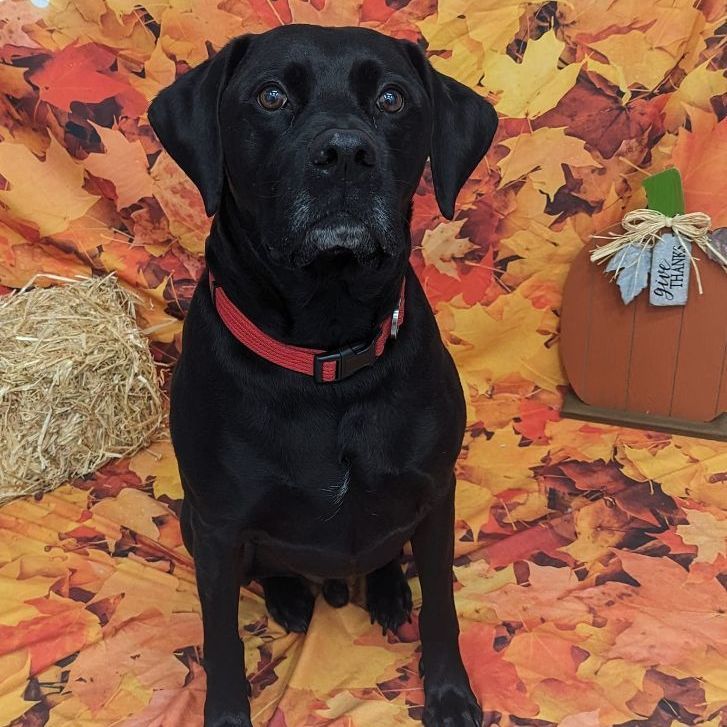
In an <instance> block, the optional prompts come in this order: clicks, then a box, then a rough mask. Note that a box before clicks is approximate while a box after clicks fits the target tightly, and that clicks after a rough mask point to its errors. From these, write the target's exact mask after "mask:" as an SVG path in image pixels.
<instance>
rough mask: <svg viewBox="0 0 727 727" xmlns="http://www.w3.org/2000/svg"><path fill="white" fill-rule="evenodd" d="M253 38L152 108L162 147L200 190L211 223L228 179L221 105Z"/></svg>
mask: <svg viewBox="0 0 727 727" xmlns="http://www.w3.org/2000/svg"><path fill="white" fill-rule="evenodd" d="M251 37H252V36H250V35H244V36H241V37H239V38H235V39H234V40H233V41H231V42H230V43H228V44H227V45H226V46H224V48H222V49H221V50H220V51H219V52H218V53H217V54H216V55H214V56H213V57H212V58H210V59H209V60H206V61H205V62H204V63H202V64H200V65H199V66H197V67H196V68H193V69H192V70H190V71H187V73H185V74H184V75H183V76H180V77H179V78H178V79H177V80H176V81H174V83H172V85H171V86H168V87H167V88H165V89H164V90H163V91H161V93H160V94H159V95H158V96H157V97H156V98H155V99H154V100H153V101H152V102H151V105H150V106H149V112H148V117H149V123H151V126H152V128H153V129H154V131H155V133H156V135H157V137H158V138H159V141H160V142H161V143H162V146H163V147H164V148H165V149H166V150H167V152H168V153H169V155H170V156H171V157H172V159H174V161H175V162H177V164H179V166H180V167H181V168H182V169H183V170H184V172H185V174H186V175H187V176H188V177H189V178H190V179H191V180H192V181H193V182H194V183H195V185H196V186H197V189H199V191H200V193H201V194H202V199H203V200H204V208H205V211H206V212H207V215H208V216H210V217H211V216H212V215H213V214H214V213H215V212H216V211H217V208H218V206H219V203H220V198H221V196H222V184H223V179H224V164H223V159H222V138H221V133H220V122H219V118H218V112H219V107H220V99H221V98H222V93H223V92H224V90H225V87H226V86H227V83H228V81H229V80H230V77H231V76H232V74H233V73H234V71H235V68H237V66H238V64H239V63H240V61H241V59H242V57H243V56H244V55H245V52H246V50H247V47H248V45H249V44H250V39H251Z"/></svg>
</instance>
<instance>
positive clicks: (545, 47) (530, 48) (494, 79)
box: [482, 30, 582, 118]
mask: <svg viewBox="0 0 727 727" xmlns="http://www.w3.org/2000/svg"><path fill="white" fill-rule="evenodd" d="M564 46H565V43H563V42H562V41H560V40H558V38H557V37H556V35H555V31H554V30H549V31H548V32H547V33H545V34H544V35H542V36H541V37H540V38H538V39H537V40H531V41H530V42H529V43H528V45H527V47H526V48H525V54H524V55H523V59H522V62H521V63H516V62H515V61H514V60H512V58H510V57H509V56H507V55H504V54H500V53H488V54H486V55H485V67H484V79H483V81H482V83H483V85H484V86H485V88H486V89H488V90H489V91H490V92H493V93H496V94H500V100H499V101H498V102H497V110H498V111H499V112H500V113H501V114H503V115H504V116H513V117H528V118H535V117H536V116H540V115H541V114H544V113H545V112H546V111H549V110H550V109H552V108H553V107H554V106H555V105H556V104H557V103H558V101H560V99H561V98H563V96H564V95H565V94H566V93H567V92H568V91H569V90H570V89H571V88H572V87H573V85H574V84H575V82H576V77H577V76H578V72H579V71H580V69H581V65H582V63H571V64H570V65H568V66H566V67H565V68H563V69H562V70H559V69H558V60H559V58H560V54H561V53H562V52H563V47H564Z"/></svg>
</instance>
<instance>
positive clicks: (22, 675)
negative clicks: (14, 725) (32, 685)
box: [0, 649, 35, 724]
mask: <svg viewBox="0 0 727 727" xmlns="http://www.w3.org/2000/svg"><path fill="white" fill-rule="evenodd" d="M29 675H30V653H29V652H28V651H27V650H26V649H21V650H19V651H14V652H12V653H10V654H3V655H2V656H0V716H1V717H2V720H3V724H9V723H10V722H12V721H13V720H15V719H17V718H18V717H20V715H22V714H24V713H25V712H27V711H28V710H29V709H30V708H31V707H32V706H33V705H34V703H35V702H34V701H26V700H25V699H24V698H23V694H24V693H25V689H26V687H27V686H28V677H29Z"/></svg>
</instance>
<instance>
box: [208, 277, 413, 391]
mask: <svg viewBox="0 0 727 727" xmlns="http://www.w3.org/2000/svg"><path fill="white" fill-rule="evenodd" d="M208 275H209V283H210V292H211V294H212V301H213V302H214V305H215V308H216V309H217V313H218V314H219V316H220V318H221V319H222V322H223V323H224V324H225V326H226V327H227V329H228V330H229V331H230V333H232V335H233V336H234V337H235V338H236V339H237V340H238V341H239V342H240V343H242V344H243V345H244V346H246V347H247V348H249V349H250V350H251V351H253V352H254V353H256V354H257V355H258V356H261V357H262V358H264V359H267V360H268V361H270V362H271V363H274V364H276V365H277V366H282V367H283V368H286V369H290V370H291V371H297V372H298V373H301V374H307V375H308V376H313V377H314V378H315V380H316V381H317V382H318V383H323V382H331V381H340V380H341V379H345V378H347V377H348V376H351V374H354V373H356V371H358V370H359V369H362V368H364V367H366V366H371V364H373V363H374V362H375V361H376V359H377V358H378V357H379V356H381V354H382V353H383V352H384V347H385V346H386V342H387V341H388V340H389V338H396V334H397V333H398V330H399V328H401V325H402V323H403V322H404V283H403V282H402V284H401V295H400V296H399V303H398V305H397V307H396V308H395V309H394V312H393V313H392V315H391V316H389V317H387V318H386V319H385V320H384V321H383V322H382V323H381V325H380V326H379V330H378V331H377V333H376V335H375V336H374V337H373V338H372V339H371V340H370V341H369V342H364V343H354V344H352V345H350V346H344V347H343V348H340V349H338V350H335V351H323V350H321V349H318V348H303V347H301V346H291V345H290V344H287V343H281V342H280V341H276V340H275V339H274V338H272V337H271V336H268V334H267V333H263V331H261V330H260V329H259V328H258V327H257V326H256V325H255V324H254V323H253V322H252V321H251V320H250V319H249V318H248V317H247V316H246V315H245V314H244V313H243V312H242V311H241V310H240V309H239V308H238V307H237V306H235V304H234V303H233V302H232V301H231V300H230V299H229V297H228V296H227V293H225V291H224V290H223V289H222V286H221V285H220V284H219V283H218V282H217V281H216V280H215V279H214V277H213V276H212V273H211V272H208Z"/></svg>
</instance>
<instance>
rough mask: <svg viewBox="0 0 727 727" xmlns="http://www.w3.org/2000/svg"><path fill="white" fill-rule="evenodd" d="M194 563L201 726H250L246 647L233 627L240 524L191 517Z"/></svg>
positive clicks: (238, 586)
mask: <svg viewBox="0 0 727 727" xmlns="http://www.w3.org/2000/svg"><path fill="white" fill-rule="evenodd" d="M191 522H192V527H193V533H194V565H195V571H196V573H197V590H198V591H199V599H200V602H201V604H202V624H203V630H204V647H203V648H204V669H205V672H207V698H206V700H205V705H204V724H205V727H252V722H251V721H250V702H249V699H248V693H249V686H248V682H247V680H246V679H245V653H244V650H243V645H242V641H241V640H240V634H239V631H238V627H237V610H238V601H239V598H240V580H239V578H240V576H239V572H238V564H239V559H240V553H241V548H242V543H241V540H240V534H239V526H237V525H234V524H232V523H229V522H228V523H225V522H204V521H203V520H202V519H201V518H200V517H199V516H198V515H196V514H193V515H192V518H191Z"/></svg>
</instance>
